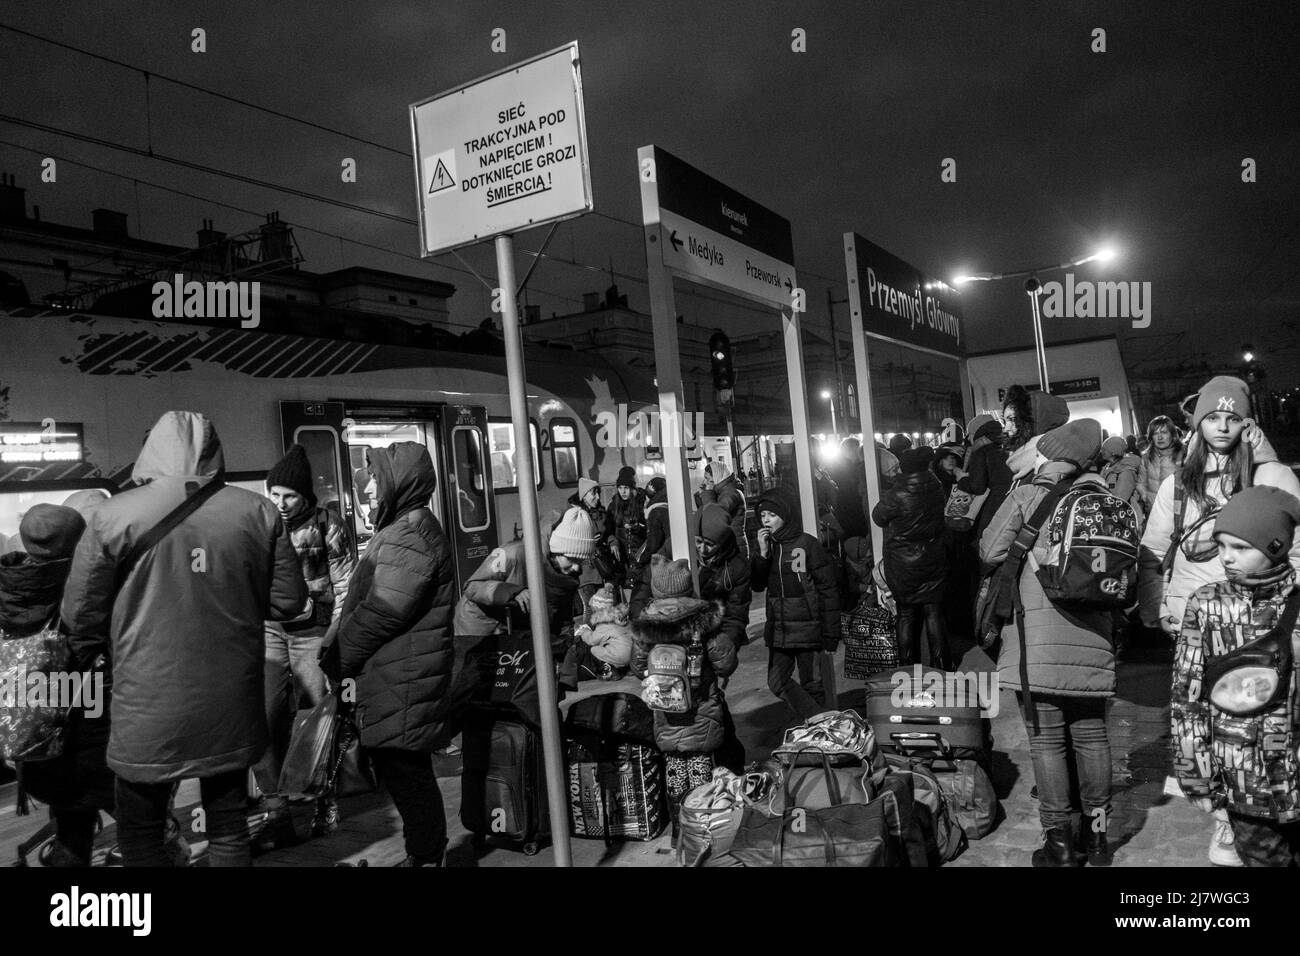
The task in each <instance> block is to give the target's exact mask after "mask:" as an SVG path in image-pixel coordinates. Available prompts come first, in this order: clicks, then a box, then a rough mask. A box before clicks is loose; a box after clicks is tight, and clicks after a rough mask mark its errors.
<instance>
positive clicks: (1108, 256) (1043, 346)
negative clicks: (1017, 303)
mask: <svg viewBox="0 0 1300 956" xmlns="http://www.w3.org/2000/svg"><path fill="white" fill-rule="evenodd" d="M1117 255H1119V253H1118V252H1117V251H1116V250H1115V249H1114V248H1113V247H1111V246H1106V247H1103V248H1101V249H1098V250H1097V251H1096V252H1094V253H1092V254H1091V255H1087V256H1082V257H1080V258H1078V259H1074V260H1072V261H1070V262H1059V263H1057V264H1056V265H1051V266H1041V267H1039V268H1037V269H1019V270H1016V271H1015V272H974V273H971V274H970V275H961V276H957V277H956V278H955V279H953V280H952V282H953V285H963V284H965V283H967V282H996V281H997V280H999V279H1019V278H1022V277H1024V276H1028V277H1029V278H1028V279H1027V280H1026V281H1025V292H1027V293H1028V294H1029V307H1030V311H1031V312H1032V314H1033V317H1034V354H1035V358H1036V362H1037V365H1038V387H1039V388H1041V389H1042V390H1043V391H1044V392H1046V391H1048V380H1047V340H1046V339H1045V338H1044V336H1043V318H1042V312H1041V310H1040V309H1039V306H1038V297H1039V296H1040V295H1042V285H1041V284H1040V283H1039V281H1038V273H1040V272H1057V271H1059V270H1061V269H1072V268H1074V267H1075V266H1081V265H1083V264H1085V263H1088V262H1109V261H1110V260H1112V259H1114V258H1115V257H1116V256H1117Z"/></svg>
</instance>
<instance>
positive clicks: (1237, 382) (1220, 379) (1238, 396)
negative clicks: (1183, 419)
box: [1192, 375, 1250, 428]
mask: <svg viewBox="0 0 1300 956" xmlns="http://www.w3.org/2000/svg"><path fill="white" fill-rule="evenodd" d="M1212 412H1232V413H1233V414H1234V415H1240V416H1241V417H1242V418H1249V417H1250V388H1249V387H1248V386H1247V385H1246V383H1245V382H1243V381H1242V380H1241V379H1239V378H1233V377H1232V376H1231V375H1216V376H1214V378H1212V379H1210V380H1209V381H1208V382H1206V383H1205V384H1204V385H1203V386H1201V390H1200V391H1199V392H1197V393H1196V409H1195V411H1193V412H1192V426H1193V427H1195V428H1199V427H1200V426H1201V420H1202V419H1203V418H1205V416H1206V415H1209V414H1210V413H1212Z"/></svg>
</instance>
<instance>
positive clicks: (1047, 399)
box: [1029, 392, 1070, 435]
mask: <svg viewBox="0 0 1300 956" xmlns="http://www.w3.org/2000/svg"><path fill="white" fill-rule="evenodd" d="M1029 413H1030V414H1031V415H1033V416H1034V431H1035V432H1037V433H1038V434H1040V435H1045V434H1047V433H1048V432H1050V431H1051V430H1052V429H1053V428H1060V427H1061V426H1062V425H1064V424H1065V423H1066V422H1068V421H1069V420H1070V406H1069V405H1067V404H1066V402H1065V399H1063V398H1061V397H1060V396H1057V395H1049V394H1048V393H1047V392H1030V393H1029Z"/></svg>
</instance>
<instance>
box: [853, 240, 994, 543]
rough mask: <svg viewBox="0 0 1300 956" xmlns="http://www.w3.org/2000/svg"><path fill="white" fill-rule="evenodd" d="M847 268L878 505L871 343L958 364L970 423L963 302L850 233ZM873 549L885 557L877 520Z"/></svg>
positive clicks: (872, 494)
mask: <svg viewBox="0 0 1300 956" xmlns="http://www.w3.org/2000/svg"><path fill="white" fill-rule="evenodd" d="M844 267H845V271H846V272H847V273H848V280H849V309H850V314H851V319H852V321H851V323H850V324H851V326H852V332H853V363H854V366H855V368H856V370H857V376H858V408H859V410H860V411H861V413H862V450H863V463H864V465H865V467H866V472H867V497H868V499H869V500H870V501H871V502H872V503H873V504H874V503H875V502H878V501H880V469H879V467H878V465H877V462H878V461H879V456H878V455H877V453H876V445H875V434H876V424H875V409H874V403H873V401H872V392H871V361H870V355H869V354H868V352H867V339H869V338H872V339H878V340H880V341H882V342H893V343H894V344H896V345H901V346H904V347H905V348H910V349H915V350H916V351H918V352H925V353H927V354H930V355H938V356H941V357H942V358H950V359H955V360H956V362H957V369H958V376H959V378H960V381H961V401H962V412H963V414H964V415H965V416H966V420H967V421H969V420H970V419H971V418H972V417H973V415H974V411H973V406H972V404H971V394H970V379H969V376H968V375H967V372H966V360H965V355H966V337H965V334H964V332H965V330H964V328H963V325H962V316H961V303H960V301H959V300H958V298H957V295H956V290H954V289H953V288H952V287H950V286H948V285H947V284H945V283H943V282H941V281H939V280H938V279H934V278H931V277H929V276H927V275H925V274H924V273H922V272H921V271H920V270H918V269H917V268H916V267H914V266H912V265H910V264H909V263H906V262H904V261H903V260H902V259H899V258H898V257H897V256H893V255H891V254H890V253H888V252H886V251H885V250H884V249H881V248H880V247H879V246H877V245H875V244H873V243H871V242H868V241H867V240H866V239H863V238H862V237H861V236H859V235H857V234H856V233H852V232H846V233H845V234H844ZM868 448H870V449H871V452H870V454H867V449H868ZM871 549H872V550H871V556H872V559H873V560H875V561H877V562H879V561H880V559H881V557H882V555H883V553H884V529H883V528H881V527H879V526H878V525H877V524H876V523H875V522H874V521H873V522H871Z"/></svg>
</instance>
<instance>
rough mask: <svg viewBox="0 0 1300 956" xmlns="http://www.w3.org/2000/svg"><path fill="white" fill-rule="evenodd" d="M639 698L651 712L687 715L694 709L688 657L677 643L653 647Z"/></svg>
mask: <svg viewBox="0 0 1300 956" xmlns="http://www.w3.org/2000/svg"><path fill="white" fill-rule="evenodd" d="M641 687H642V689H641V699H642V700H643V701H645V702H646V706H648V707H649V708H650V709H651V710H661V711H664V712H665V713H669V714H684V713H687V712H688V711H689V710H690V709H691V707H692V706H693V702H692V699H691V674H690V663H689V656H688V654H687V650H686V648H685V647H682V646H681V645H680V644H656V645H655V646H654V647H652V648H650V654H649V656H648V657H647V660H646V677H645V680H644V681H643V682H642V685H641Z"/></svg>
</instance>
